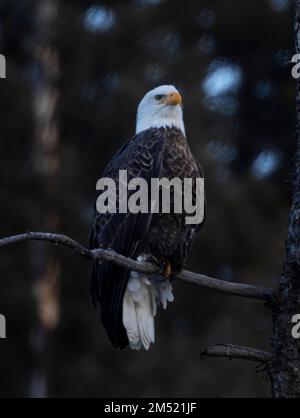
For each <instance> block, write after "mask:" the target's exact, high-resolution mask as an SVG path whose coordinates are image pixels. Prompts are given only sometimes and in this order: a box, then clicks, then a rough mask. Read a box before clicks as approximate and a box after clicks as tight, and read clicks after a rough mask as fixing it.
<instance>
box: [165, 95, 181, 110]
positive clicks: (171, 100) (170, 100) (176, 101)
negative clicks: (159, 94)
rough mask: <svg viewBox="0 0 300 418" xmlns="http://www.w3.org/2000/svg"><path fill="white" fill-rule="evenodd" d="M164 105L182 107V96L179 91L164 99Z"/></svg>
mask: <svg viewBox="0 0 300 418" xmlns="http://www.w3.org/2000/svg"><path fill="white" fill-rule="evenodd" d="M164 103H165V104H166V105H173V106H176V105H180V104H181V103H182V98H181V96H180V94H179V93H178V92H177V91H174V92H172V93H169V94H167V96H166V97H165V99H164Z"/></svg>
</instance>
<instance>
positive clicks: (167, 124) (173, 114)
mask: <svg viewBox="0 0 300 418" xmlns="http://www.w3.org/2000/svg"><path fill="white" fill-rule="evenodd" d="M150 128H178V129H180V130H181V131H182V133H183V134H184V135H185V128H184V123H183V117H182V109H181V107H180V106H166V107H165V108H164V109H162V110H161V109H160V111H159V112H157V113H151V112H149V111H148V110H147V109H145V110H139V111H138V114H137V119H136V134H138V133H139V132H142V131H145V130H146V129H150Z"/></svg>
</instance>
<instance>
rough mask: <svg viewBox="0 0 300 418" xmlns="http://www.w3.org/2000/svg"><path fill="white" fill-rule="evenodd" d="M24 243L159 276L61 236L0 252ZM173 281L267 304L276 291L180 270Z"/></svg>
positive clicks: (12, 240) (36, 235) (44, 235)
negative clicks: (43, 244)
mask: <svg viewBox="0 0 300 418" xmlns="http://www.w3.org/2000/svg"><path fill="white" fill-rule="evenodd" d="M24 241H47V242H51V243H53V244H55V245H63V246H65V247H69V248H71V249H72V250H73V251H75V252H76V253H77V254H79V255H81V256H82V257H85V258H88V259H91V260H98V261H109V262H111V263H114V264H116V265H118V266H120V267H123V268H125V269H128V270H134V271H138V272H142V273H156V274H160V269H159V267H158V266H156V265H154V264H152V263H149V262H140V261H136V260H133V259H131V258H127V257H125V256H123V255H121V254H117V253H116V252H115V251H114V250H112V249H103V248H97V249H94V250H89V249H88V248H85V247H84V246H83V245H81V244H79V243H78V242H77V241H75V240H74V239H72V238H70V237H68V236H67V235H64V234H53V233H50V232H25V233H24V234H19V235H14V236H10V237H5V238H2V239H0V248H1V247H6V246H8V245H11V244H16V243H19V242H24ZM174 278H176V279H179V280H182V281H185V282H189V283H194V284H197V285H199V286H201V287H205V288H208V289H212V290H215V291H217V292H222V293H227V294H230V295H236V296H242V297H247V298H252V299H260V300H264V301H267V302H269V303H271V302H272V301H273V300H274V299H275V291H274V290H273V289H270V288H266V287H262V286H254V285H249V284H242V283H232V282H227V281H223V280H219V279H215V278H213V277H209V276H205V275H204V274H198V273H193V272H191V271H187V270H182V271H181V272H179V273H178V274H176V275H175V277H174Z"/></svg>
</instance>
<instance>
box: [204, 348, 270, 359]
mask: <svg viewBox="0 0 300 418" xmlns="http://www.w3.org/2000/svg"><path fill="white" fill-rule="evenodd" d="M201 356H207V357H227V358H229V359H233V358H235V359H243V360H250V361H259V362H261V363H266V362H269V361H271V360H272V354H271V353H269V352H268V351H265V350H259V349H257V348H252V347H244V346H239V345H232V344H218V345H213V346H210V347H208V348H207V349H206V350H205V351H204V352H203V353H201Z"/></svg>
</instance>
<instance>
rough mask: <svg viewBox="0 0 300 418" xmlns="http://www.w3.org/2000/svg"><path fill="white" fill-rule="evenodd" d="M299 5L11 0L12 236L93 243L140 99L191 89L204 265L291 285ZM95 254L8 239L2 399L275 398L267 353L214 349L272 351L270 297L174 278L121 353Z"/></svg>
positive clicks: (4, 198) (0, 270)
mask: <svg viewBox="0 0 300 418" xmlns="http://www.w3.org/2000/svg"><path fill="white" fill-rule="evenodd" d="M292 37H293V25H292V8H291V5H290V2H289V1H288V0H243V1H242V2H237V1H233V0H218V1H213V0H209V1H205V0H199V1H195V0H190V1H185V2H183V1H181V0H123V1H111V0H110V1H96V0H90V1H83V0H72V1H68V0H63V1H56V0H37V1H33V0H1V1H0V53H2V54H4V55H5V56H6V60H7V78H6V79H5V80H4V79H2V80H0V120H1V143H2V152H1V154H0V168H1V180H0V183H1V207H0V231H1V236H6V235H12V234H15V233H20V232H24V231H26V230H34V231H57V232H63V233H65V234H68V235H70V236H72V237H74V238H75V239H77V240H78V241H79V242H82V243H83V244H86V245H88V240H89V230H90V226H91V219H92V212H93V207H94V199H95V194H96V193H95V185H96V181H97V180H98V178H99V177H100V176H101V173H102V170H103V169H104V167H105V165H106V164H107V162H108V161H109V160H110V158H111V157H112V156H113V155H114V153H115V152H116V151H117V150H118V149H119V147H120V146H121V145H122V144H123V143H124V142H125V141H126V140H127V138H128V137H129V136H131V135H133V134H134V127H135V113H136V108H137V104H138V102H139V101H140V99H141V98H142V96H143V95H144V94H145V93H146V92H147V91H148V90H149V89H151V88H153V87H155V86H157V85H159V84H175V85H176V86H177V87H178V88H179V89H180V91H181V92H182V95H183V100H184V116H185V123H186V130H187V136H188V140H189V142H190V145H191V148H192V150H193V152H194V154H195V156H196V157H197V158H198V160H199V161H200V162H201V164H202V166H203V168H204V172H205V178H206V192H207V201H208V215H207V222H206V225H205V227H204V229H203V230H202V231H201V234H199V236H198V238H197V241H196V242H195V245H194V247H193V249H192V252H191V255H190V258H189V263H188V266H187V267H188V268H189V269H191V270H194V271H197V272H201V273H206V274H209V275H212V276H215V277H218V278H222V279H224V280H232V281H241V282H246V283H257V284H260V285H267V286H276V284H277V281H278V277H279V275H280V273H281V265H282V259H283V251H284V240H285V238H286V234H287V228H286V225H287V215H288V209H289V204H290V193H291V190H290V188H291V184H290V179H291V171H292V162H293V151H294V143H293V129H294V121H295V110H294V108H295V100H294V95H295V93H294V90H295V82H294V80H293V79H292V77H291V75H290V66H289V65H288V64H287V63H288V61H289V59H290V58H291V55H293V39H292ZM90 274H91V263H90V262H88V261H87V260H85V259H81V258H79V257H77V256H74V255H73V254H72V253H71V252H70V251H68V250H67V249H64V248H59V247H54V246H51V245H50V244H42V243H23V244H19V245H16V246H14V247H9V248H7V249H6V248H5V249H2V250H1V261H0V285H1V292H0V313H1V314H4V315H6V318H7V339H6V340H1V341H0V376H1V378H0V395H1V396H29V397H30V396H40V397H44V396H97V397H98V396H99V397H104V396H105V397H110V396H172V397H177V396H186V397H188V396H199V397H202V396H225V397H229V396H268V395H269V385H268V383H267V382H265V381H264V380H263V379H262V378H261V376H260V375H259V374H257V373H255V365H253V364H250V363H248V362H243V361H238V360H233V361H227V360H223V359H214V360H213V359H206V360H203V361H202V360H201V359H200V352H201V350H203V348H205V347H206V346H207V345H209V344H216V343H233V344H241V345H250V346H253V347H257V348H268V347H269V342H270V336H271V321H270V317H269V315H268V312H267V310H266V309H265V308H264V307H263V305H262V304H261V303H259V302H256V301H251V300H243V299H240V298H237V297H231V296H226V295H219V294H215V293H212V292H209V291H208V290H204V289H201V288H198V287H194V286H192V285H188V284H186V283H179V282H176V283H175V285H174V286H175V301H174V303H172V304H169V306H168V309H167V311H161V310H160V312H159V314H158V317H157V320H156V329H157V335H156V341H157V342H156V344H155V345H154V346H153V347H151V349H150V351H149V352H145V351H141V352H134V351H130V350H123V351H119V350H114V349H113V348H112V347H111V345H110V343H109V341H108V338H107V336H106V334H105V332H104V330H103V328H102V325H101V323H100V315H99V313H98V312H96V311H94V309H93V308H92V305H91V301H90V296H89V280H90Z"/></svg>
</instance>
